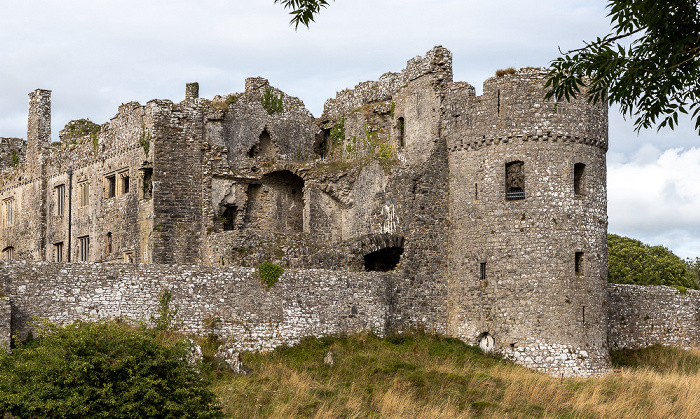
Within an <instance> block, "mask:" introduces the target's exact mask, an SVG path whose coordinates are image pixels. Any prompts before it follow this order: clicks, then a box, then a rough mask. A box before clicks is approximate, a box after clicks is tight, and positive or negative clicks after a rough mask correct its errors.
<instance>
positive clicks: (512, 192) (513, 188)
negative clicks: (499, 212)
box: [506, 161, 525, 201]
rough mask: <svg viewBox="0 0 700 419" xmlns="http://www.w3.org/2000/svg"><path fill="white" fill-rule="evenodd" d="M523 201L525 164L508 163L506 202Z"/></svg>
mask: <svg viewBox="0 0 700 419" xmlns="http://www.w3.org/2000/svg"><path fill="white" fill-rule="evenodd" d="M521 199H525V170H524V163H523V162H521V161H512V162H510V163H506V200H508V201H517V200H521Z"/></svg>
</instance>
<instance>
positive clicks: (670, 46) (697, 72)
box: [546, 0, 700, 131]
mask: <svg viewBox="0 0 700 419" xmlns="http://www.w3.org/2000/svg"><path fill="white" fill-rule="evenodd" d="M697 5H698V2H697V0H668V1H657V0H634V1H632V0H627V1H619V0H610V1H608V5H607V7H608V9H610V14H609V16H610V18H611V23H612V25H613V28H612V31H611V33H609V34H608V35H605V36H604V37H602V38H597V39H596V40H595V41H594V42H590V43H586V45H585V46H584V47H582V48H579V49H575V50H572V51H569V52H567V53H565V54H564V56H562V57H559V58H557V59H556V60H554V61H553V62H552V63H551V66H552V70H551V71H550V73H549V75H548V81H547V83H546V87H549V88H550V89H551V90H550V91H549V92H548V93H547V98H551V97H556V98H557V99H561V98H562V97H564V98H566V99H567V100H569V99H570V98H572V97H576V96H577V95H578V94H579V93H580V92H581V88H582V87H583V86H584V85H588V99H589V101H592V102H598V101H605V100H607V101H609V102H611V103H617V104H619V105H620V110H621V111H622V113H623V114H624V115H629V116H630V117H631V118H633V119H634V124H635V128H636V130H637V131H639V130H641V129H643V128H649V127H652V126H655V125H657V124H658V129H660V128H662V127H664V126H669V127H670V128H671V129H673V127H674V126H675V125H677V124H678V114H679V113H684V114H687V113H688V112H690V111H692V117H693V118H694V119H695V128H696V130H700V77H698V76H700V60H699V59H698V58H699V57H700V37H699V36H698V33H700V10H698V7H697Z"/></svg>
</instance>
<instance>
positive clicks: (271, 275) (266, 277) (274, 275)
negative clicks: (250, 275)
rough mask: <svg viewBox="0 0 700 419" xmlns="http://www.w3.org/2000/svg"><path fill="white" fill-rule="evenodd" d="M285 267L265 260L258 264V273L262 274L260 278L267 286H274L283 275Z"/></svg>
mask: <svg viewBox="0 0 700 419" xmlns="http://www.w3.org/2000/svg"><path fill="white" fill-rule="evenodd" d="M282 272H284V269H282V267H281V266H279V265H275V264H274V263H270V262H263V263H261V264H260V265H258V273H259V274H260V280H261V281H262V282H263V283H264V284H265V285H267V288H270V287H272V286H274V285H275V284H276V283H277V280H278V279H279V277H280V275H282Z"/></svg>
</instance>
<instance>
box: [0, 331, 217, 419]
mask: <svg viewBox="0 0 700 419" xmlns="http://www.w3.org/2000/svg"><path fill="white" fill-rule="evenodd" d="M41 329H42V330H41V331H40V334H41V338H40V339H37V340H34V341H30V342H28V343H26V344H19V345H18V346H17V347H16V348H15V349H13V350H12V352H11V353H10V354H7V355H0V413H2V412H7V413H11V414H12V415H16V416H18V417H20V418H77V417H80V418H97V417H100V418H137V417H138V418H175V417H177V418H220V417H223V415H222V413H221V410H220V408H219V407H218V406H217V404H216V397H215V395H214V394H213V393H212V392H211V391H210V390H209V388H208V387H207V386H208V384H209V383H208V382H207V381H206V380H205V379H204V378H203V377H202V376H201V374H200V373H199V372H198V371H199V370H198V369H197V366H193V365H190V364H188V362H187V352H188V348H187V345H186V344H185V342H184V341H182V340H180V341H178V342H177V343H174V344H164V343H162V342H160V341H159V340H158V339H157V337H156V335H155V332H153V331H150V330H147V329H145V328H139V327H133V326H128V325H124V324H118V323H115V322H106V321H102V322H97V323H88V322H80V321H78V322H75V323H73V324H70V325H68V326H65V327H60V326H55V325H50V324H45V325H43V326H42V328H41Z"/></svg>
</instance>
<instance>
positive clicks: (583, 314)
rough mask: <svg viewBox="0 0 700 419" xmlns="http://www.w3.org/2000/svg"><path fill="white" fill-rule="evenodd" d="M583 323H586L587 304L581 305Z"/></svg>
mask: <svg viewBox="0 0 700 419" xmlns="http://www.w3.org/2000/svg"><path fill="white" fill-rule="evenodd" d="M581 323H583V324H586V306H583V307H581Z"/></svg>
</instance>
